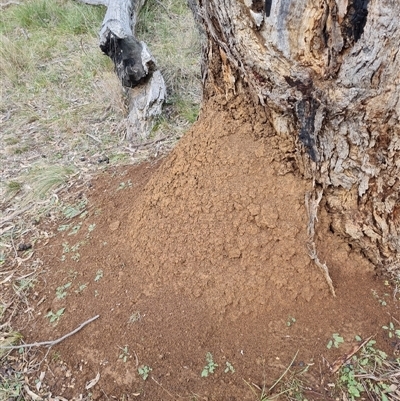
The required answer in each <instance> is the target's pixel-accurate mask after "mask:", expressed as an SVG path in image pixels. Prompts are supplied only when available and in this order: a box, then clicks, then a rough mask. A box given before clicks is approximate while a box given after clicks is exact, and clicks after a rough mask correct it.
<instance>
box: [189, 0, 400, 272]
mask: <svg viewBox="0 0 400 401" xmlns="http://www.w3.org/2000/svg"><path fill="white" fill-rule="evenodd" d="M191 1H194V0H191ZM197 7H198V10H199V11H198V16H199V17H200V21H201V23H202V25H203V26H204V27H205V28H206V31H207V35H208V38H209V44H210V46H209V51H208V52H206V54H208V56H209V57H210V58H214V57H218V58H219V59H220V62H221V65H222V75H223V79H224V82H225V89H224V91H225V93H226V96H227V98H229V97H230V96H232V95H233V94H234V93H237V91H239V90H240V88H241V87H242V86H243V85H242V83H243V82H245V83H247V84H248V86H250V88H251V93H252V94H253V95H254V97H255V98H256V99H258V101H259V102H260V103H261V104H263V105H265V108H266V112H267V114H268V116H269V122H270V123H271V124H272V125H273V127H274V128H275V130H276V133H277V135H279V136H280V137H281V138H282V140H283V141H286V142H292V143H293V146H292V152H293V153H294V154H295V157H296V159H297V166H298V168H299V169H300V170H301V171H302V172H303V174H305V175H307V176H309V177H311V176H313V177H314V178H315V180H316V183H317V185H319V186H320V187H321V188H322V189H323V191H324V197H325V200H326V207H327V208H328V210H329V212H330V214H331V216H332V229H333V230H334V231H335V232H337V233H339V234H341V235H342V236H344V237H345V238H347V239H349V241H351V242H352V244H355V245H357V246H359V247H360V248H361V249H362V251H363V252H364V254H365V255H366V256H367V257H368V258H369V259H370V260H371V261H372V262H373V263H375V264H376V265H377V266H380V267H383V268H385V269H386V270H391V271H393V272H398V274H400V257H399V254H400V253H399V252H400V196H399V188H400V180H399V178H400V121H399V120H400V98H399V96H400V56H399V49H400V22H399V19H398V18H397V17H398V16H399V15H400V2H399V1H397V0H323V1H320V0H296V1H291V0H272V1H271V0H268V1H266V2H264V1H260V0H242V1H240V0H229V1H228V0H214V1H202V0H200V1H199V2H198V5H197ZM192 8H194V7H192ZM266 9H267V14H268V13H269V16H267V15H266V13H265V11H266ZM211 44H213V46H211ZM215 44H216V46H215ZM215 48H217V49H218V48H219V49H218V52H216V51H215ZM212 49H213V50H214V51H211V50H212ZM209 61H210V65H211V60H209ZM213 73H214V72H213V71H212V68H209V69H208V70H207V71H206V72H205V77H206V76H208V82H210V81H212V80H213V79H214V77H213Z"/></svg>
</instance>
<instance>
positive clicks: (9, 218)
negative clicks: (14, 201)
mask: <svg viewBox="0 0 400 401" xmlns="http://www.w3.org/2000/svg"><path fill="white" fill-rule="evenodd" d="M32 206H33V204H30V205H28V206H26V207H24V208H23V209H20V210H17V211H16V212H14V213H13V214H10V215H9V216H7V217H5V218H4V219H2V220H0V227H2V226H3V225H4V223H7V222H8V221H11V220H13V219H14V217H17V216H18V215H20V214H21V213H24V212H26V211H27V210H29V209H30V208H31V207H32Z"/></svg>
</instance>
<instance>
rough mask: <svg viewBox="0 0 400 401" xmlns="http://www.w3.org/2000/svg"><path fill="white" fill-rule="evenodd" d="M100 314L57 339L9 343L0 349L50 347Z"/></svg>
mask: <svg viewBox="0 0 400 401" xmlns="http://www.w3.org/2000/svg"><path fill="white" fill-rule="evenodd" d="M99 317H100V315H96V316H94V317H92V318H91V319H89V320H86V322H83V323H81V324H80V325H79V326H78V327H77V328H76V329H75V330H73V331H71V332H70V333H68V334H65V335H64V336H62V337H60V338H58V339H57V340H54V341H42V342H39V343H32V344H21V345H9V346H6V347H1V346H0V349H20V348H30V347H52V346H53V345H56V344H58V343H60V342H61V341H64V340H65V339H66V338H68V337H70V336H72V335H73V334H75V333H77V332H78V331H79V330H82V329H83V328H84V327H85V326H86V325H87V324H89V323H91V322H93V320H96V319H97V318H99Z"/></svg>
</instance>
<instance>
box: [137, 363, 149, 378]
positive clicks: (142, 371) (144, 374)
mask: <svg viewBox="0 0 400 401" xmlns="http://www.w3.org/2000/svg"><path fill="white" fill-rule="evenodd" d="M152 370H153V369H152V368H151V367H150V366H146V365H142V366H139V367H138V373H139V375H140V377H141V378H142V379H143V380H147V378H148V377H149V373H150V372H151V371H152Z"/></svg>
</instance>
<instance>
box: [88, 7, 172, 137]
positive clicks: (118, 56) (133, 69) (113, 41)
mask: <svg viewBox="0 0 400 401" xmlns="http://www.w3.org/2000/svg"><path fill="white" fill-rule="evenodd" d="M80 1H81V2H82V3H87V4H93V5H94V4H98V5H104V6H106V7H107V12H106V14H105V17H104V20H103V24H102V27H101V30H100V33H99V37H100V48H101V50H102V51H103V52H104V53H105V54H106V55H108V56H109V57H110V58H111V59H112V61H113V62H114V65H115V72H116V74H117V75H118V77H119V79H120V81H121V83H122V85H123V86H125V87H127V88H132V89H131V90H130V91H129V99H130V100H129V103H130V105H129V116H128V125H127V139H128V140H130V139H133V138H134V137H139V138H140V139H145V138H146V137H147V136H148V135H149V133H150V131H151V128H152V121H153V118H154V116H156V115H159V114H161V110H162V105H163V103H164V101H165V97H166V87H165V82H164V79H163V77H162V75H161V73H160V71H159V70H158V69H157V66H156V61H155V59H154V57H153V56H152V55H151V53H150V51H149V49H148V48H147V46H146V44H145V43H144V42H141V41H139V40H137V39H136V37H135V27H136V22H137V16H138V14H139V11H140V9H141V7H142V6H143V4H144V2H145V0H80Z"/></svg>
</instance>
